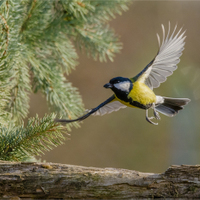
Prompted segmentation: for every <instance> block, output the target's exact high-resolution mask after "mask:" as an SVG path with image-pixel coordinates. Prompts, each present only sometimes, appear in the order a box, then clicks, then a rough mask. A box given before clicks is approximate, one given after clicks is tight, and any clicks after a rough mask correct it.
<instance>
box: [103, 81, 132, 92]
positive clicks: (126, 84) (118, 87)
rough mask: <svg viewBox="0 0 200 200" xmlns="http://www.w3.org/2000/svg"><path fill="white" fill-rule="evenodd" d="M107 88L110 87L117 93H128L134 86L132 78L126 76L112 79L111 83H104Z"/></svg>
mask: <svg viewBox="0 0 200 200" xmlns="http://www.w3.org/2000/svg"><path fill="white" fill-rule="evenodd" d="M104 87H105V88H110V89H111V90H112V91H113V92H115V94H117V93H126V94H128V93H129V92H130V91H131V89H132V88H133V83H132V82H131V80H130V79H128V78H124V77H116V78H113V79H111V80H110V82H109V83H107V84H105V85H104Z"/></svg>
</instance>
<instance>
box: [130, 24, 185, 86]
mask: <svg viewBox="0 0 200 200" xmlns="http://www.w3.org/2000/svg"><path fill="white" fill-rule="evenodd" d="M176 28H177V26H175V28H174V30H173V32H172V34H171V35H170V23H169V28H168V33H167V35H166V37H165V28H164V26H163V25H162V31H163V39H162V42H161V41H160V37H159V35H158V34H157V37H158V43H159V51H158V54H157V55H156V57H155V58H154V59H153V60H152V61H151V62H150V63H149V64H148V65H147V66H146V67H145V68H144V69H143V70H142V71H141V72H140V73H139V74H138V75H137V76H135V77H134V78H132V80H133V81H141V82H144V83H145V84H146V85H147V86H149V87H150V88H151V89H153V88H157V87H159V86H160V83H163V82H164V81H166V79H167V77H168V76H170V75H171V74H172V73H173V71H174V70H176V69H177V64H178V63H179V62H180V56H181V55H182V51H183V49H184V45H185V42H184V40H185V38H186V36H185V35H184V34H185V31H183V32H182V28H181V29H180V30H179V31H178V32H177V33H176V34H175V32H176Z"/></svg>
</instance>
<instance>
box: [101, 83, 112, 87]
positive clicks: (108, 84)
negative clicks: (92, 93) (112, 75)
mask: <svg viewBox="0 0 200 200" xmlns="http://www.w3.org/2000/svg"><path fill="white" fill-rule="evenodd" d="M103 87H105V88H111V87H112V85H111V84H110V83H106V84H105V85H104V86H103Z"/></svg>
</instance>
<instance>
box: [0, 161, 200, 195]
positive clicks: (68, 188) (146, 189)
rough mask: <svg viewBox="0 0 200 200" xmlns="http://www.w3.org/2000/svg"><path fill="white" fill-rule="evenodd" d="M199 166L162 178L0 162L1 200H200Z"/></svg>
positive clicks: (173, 168) (176, 168)
mask: <svg viewBox="0 0 200 200" xmlns="http://www.w3.org/2000/svg"><path fill="white" fill-rule="evenodd" d="M199 177H200V166H199V165H195V166H189V165H181V166H171V167H169V169H167V171H166V172H164V173H162V174H155V173H142V172H138V171H133V170H127V169H115V168H95V167H82V166H74V165H65V164H55V163H24V162H0V198H1V199H2V198H9V199H10V198H12V199H20V198H30V199H31V198H37V199H48V198H51V199H62V198H63V199H70V198H77V199H90V198H91V199H98V198H101V199H115V198H118V199H123V198H156V197H160V198H200V181H199Z"/></svg>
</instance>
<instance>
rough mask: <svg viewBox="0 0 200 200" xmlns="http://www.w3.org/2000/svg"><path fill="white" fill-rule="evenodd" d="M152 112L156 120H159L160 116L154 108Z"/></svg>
mask: <svg viewBox="0 0 200 200" xmlns="http://www.w3.org/2000/svg"><path fill="white" fill-rule="evenodd" d="M153 114H154V116H155V118H156V119H157V120H161V117H160V115H159V113H158V112H157V111H156V110H155V108H153Z"/></svg>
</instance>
